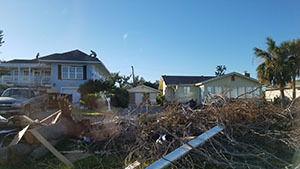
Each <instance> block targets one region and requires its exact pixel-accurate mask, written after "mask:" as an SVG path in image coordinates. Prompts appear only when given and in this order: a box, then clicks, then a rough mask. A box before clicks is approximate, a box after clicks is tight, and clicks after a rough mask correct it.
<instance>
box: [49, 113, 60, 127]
mask: <svg viewBox="0 0 300 169" xmlns="http://www.w3.org/2000/svg"><path fill="white" fill-rule="evenodd" d="M60 115H61V112H59V113H58V114H57V115H56V117H55V119H54V120H53V121H52V122H51V124H55V123H56V122H57V120H58V119H59V117H60Z"/></svg>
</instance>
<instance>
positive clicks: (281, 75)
mask: <svg viewBox="0 0 300 169" xmlns="http://www.w3.org/2000/svg"><path fill="white" fill-rule="evenodd" d="M267 45H268V48H267V50H266V51H265V50H262V49H259V48H254V54H255V56H256V58H260V59H261V62H262V63H261V64H260V65H258V67H257V69H256V71H257V77H258V79H259V81H260V83H261V84H263V85H273V86H274V87H279V89H280V97H281V98H282V99H283V98H284V87H285V85H286V83H288V82H290V79H291V78H290V73H289V72H290V68H289V65H288V57H287V53H286V52H285V50H283V48H282V46H277V45H276V43H275V41H273V40H272V39H271V38H267Z"/></svg>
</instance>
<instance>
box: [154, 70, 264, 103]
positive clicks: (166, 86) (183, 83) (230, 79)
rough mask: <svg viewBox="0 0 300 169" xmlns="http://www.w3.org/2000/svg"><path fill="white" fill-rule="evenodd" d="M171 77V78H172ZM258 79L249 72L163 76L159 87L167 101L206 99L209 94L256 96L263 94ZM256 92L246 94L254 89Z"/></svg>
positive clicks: (234, 96) (231, 96)
mask: <svg viewBox="0 0 300 169" xmlns="http://www.w3.org/2000/svg"><path fill="white" fill-rule="evenodd" d="M170 79H171V80H170ZM259 87H260V84H259V82H258V80H256V79H254V78H251V77H250V75H249V74H248V73H245V74H240V73H237V72H232V73H228V74H226V75H223V76H162V78H161V81H160V86H159V89H161V90H163V94H164V95H165V98H166V100H167V101H178V102H181V103H183V102H187V101H189V100H192V99H193V100H194V101H197V102H202V101H204V99H205V97H206V96H207V95H213V94H216V95H225V96H227V97H228V98H237V97H238V96H240V95H242V97H241V98H254V97H259V96H261V88H259ZM256 88H257V90H255V91H254V92H252V93H249V94H246V93H247V92H250V91H252V90H254V89H256Z"/></svg>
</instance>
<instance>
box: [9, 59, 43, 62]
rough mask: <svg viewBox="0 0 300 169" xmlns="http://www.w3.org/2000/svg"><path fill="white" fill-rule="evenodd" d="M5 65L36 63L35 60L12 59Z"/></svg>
mask: <svg viewBox="0 0 300 169" xmlns="http://www.w3.org/2000/svg"><path fill="white" fill-rule="evenodd" d="M5 63H37V61H36V59H32V60H28V59H13V60H9V61H7V62H5Z"/></svg>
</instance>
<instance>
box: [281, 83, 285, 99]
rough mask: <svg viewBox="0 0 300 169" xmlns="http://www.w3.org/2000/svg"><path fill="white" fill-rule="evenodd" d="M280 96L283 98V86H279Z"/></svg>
mask: <svg viewBox="0 0 300 169" xmlns="http://www.w3.org/2000/svg"><path fill="white" fill-rule="evenodd" d="M280 98H281V99H284V86H280Z"/></svg>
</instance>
